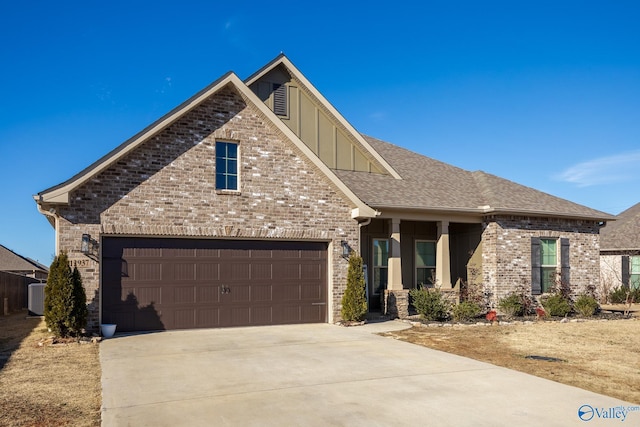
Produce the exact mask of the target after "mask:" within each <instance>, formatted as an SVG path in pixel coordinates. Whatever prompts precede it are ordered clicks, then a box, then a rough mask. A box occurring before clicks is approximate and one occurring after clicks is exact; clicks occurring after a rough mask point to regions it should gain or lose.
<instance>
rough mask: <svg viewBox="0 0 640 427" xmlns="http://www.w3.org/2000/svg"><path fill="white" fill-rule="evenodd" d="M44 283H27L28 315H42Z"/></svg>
mask: <svg viewBox="0 0 640 427" xmlns="http://www.w3.org/2000/svg"><path fill="white" fill-rule="evenodd" d="M46 285H47V284H46V283H32V284H30V285H29V315H30V316H44V287H45V286H46Z"/></svg>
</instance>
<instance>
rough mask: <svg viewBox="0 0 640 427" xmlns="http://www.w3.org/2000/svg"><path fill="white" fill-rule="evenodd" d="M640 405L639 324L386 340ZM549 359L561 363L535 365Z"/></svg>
mask: <svg viewBox="0 0 640 427" xmlns="http://www.w3.org/2000/svg"><path fill="white" fill-rule="evenodd" d="M383 335H386V336H393V337H394V338H397V339H401V340H404V341H408V342H411V343H414V344H418V345H423V346H425V347H430V348H433V349H436V350H442V351H446V352H449V353H454V354H457V355H460V356H465V357H469V358H472V359H476V360H482V361H485V362H489V363H492V364H494V365H498V366H504V367H505V368H510V369H515V370H517V371H522V372H526V373H528V374H531V375H536V376H538V377H542V378H547V379H550V380H553V381H557V382H560V383H563V384H568V385H572V386H575V387H580V388H582V389H586V390H590V391H594V392H596V393H600V394H604V395H607V396H611V397H615V398H618V399H622V400H625V401H627V402H631V403H635V404H640V319H638V318H636V319H625V320H609V321H598V320H593V321H585V322H580V323H560V322H549V321H541V322H535V323H533V324H512V325H490V326H453V327H424V326H419V327H413V328H411V329H407V330H404V331H399V332H392V333H387V334H383ZM526 356H546V357H554V358H558V359H562V361H559V362H549V361H544V360H532V359H528V358H526Z"/></svg>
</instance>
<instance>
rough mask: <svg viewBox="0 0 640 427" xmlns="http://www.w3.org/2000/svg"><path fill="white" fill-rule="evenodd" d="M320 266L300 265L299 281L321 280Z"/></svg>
mask: <svg viewBox="0 0 640 427" xmlns="http://www.w3.org/2000/svg"><path fill="white" fill-rule="evenodd" d="M321 267H322V266H320V265H318V264H302V265H301V266H300V279H302V280H314V279H321V278H322V268H321Z"/></svg>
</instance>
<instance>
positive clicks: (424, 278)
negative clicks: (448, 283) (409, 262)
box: [416, 240, 436, 288]
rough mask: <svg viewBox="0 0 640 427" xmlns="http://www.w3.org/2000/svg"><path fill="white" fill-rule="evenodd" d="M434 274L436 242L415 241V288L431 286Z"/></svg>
mask: <svg viewBox="0 0 640 427" xmlns="http://www.w3.org/2000/svg"><path fill="white" fill-rule="evenodd" d="M435 273H436V242H433V241H426V240H416V286H417V287H418V288H420V287H429V286H433V285H434V281H435Z"/></svg>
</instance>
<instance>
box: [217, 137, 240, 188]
mask: <svg viewBox="0 0 640 427" xmlns="http://www.w3.org/2000/svg"><path fill="white" fill-rule="evenodd" d="M216 190H230V191H238V190H239V187H238V144H237V143H235V142H225V141H216Z"/></svg>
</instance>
